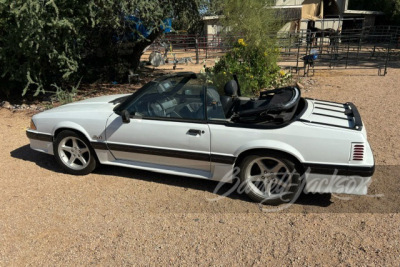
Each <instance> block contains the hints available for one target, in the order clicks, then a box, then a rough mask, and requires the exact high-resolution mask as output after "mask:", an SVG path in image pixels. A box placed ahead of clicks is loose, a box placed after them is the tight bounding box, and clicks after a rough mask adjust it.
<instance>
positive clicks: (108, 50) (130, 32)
mask: <svg viewBox="0 0 400 267" xmlns="http://www.w3.org/2000/svg"><path fill="white" fill-rule="evenodd" d="M190 14H193V16H192V17H193V20H196V19H197V20H198V18H199V15H198V0H189V1H188V0H175V1H172V0H119V1H117V0H79V1H78V0H0V75H1V76H0V84H1V87H0V90H2V91H3V92H7V91H9V90H10V88H14V89H13V90H19V91H22V93H23V94H25V93H27V92H34V93H35V94H36V95H37V94H39V93H41V92H45V91H49V90H56V89H57V90H59V88H60V86H61V87H62V88H65V87H66V86H69V87H71V88H74V86H75V85H76V84H77V83H78V81H80V79H81V77H82V76H83V77H84V81H88V80H90V78H93V77H96V76H99V75H101V74H105V73H106V74H107V73H108V74H110V73H111V75H112V76H115V75H116V74H117V73H121V72H123V73H126V71H127V69H128V68H130V69H136V68H137V67H138V65H139V60H140V56H141V55H142V52H143V50H144V49H145V48H146V47H147V46H148V45H150V44H151V43H152V42H153V41H154V40H155V39H156V38H157V37H158V36H159V35H161V34H162V32H163V31H162V30H161V27H162V26H165V25H164V22H163V21H164V19H166V18H177V19H179V18H182V17H185V18H188V17H190ZM127 15H134V16H136V17H138V18H140V20H141V21H142V23H143V25H145V26H146V28H147V29H148V30H149V31H151V34H150V35H149V36H146V37H145V36H143V35H142V34H141V32H140V31H137V30H136V25H135V24H134V23H133V22H129V21H127V19H126V16H127ZM129 36H130V37H132V36H136V37H135V38H129ZM127 43H129V44H128V45H127ZM121 49H124V50H127V49H128V51H127V52H126V51H125V52H124V53H125V54H126V55H124V54H122V53H121ZM121 54H122V56H121ZM107 78H112V77H107Z"/></svg>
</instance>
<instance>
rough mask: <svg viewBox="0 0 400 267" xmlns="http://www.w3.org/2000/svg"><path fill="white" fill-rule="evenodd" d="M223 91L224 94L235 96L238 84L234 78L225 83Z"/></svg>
mask: <svg viewBox="0 0 400 267" xmlns="http://www.w3.org/2000/svg"><path fill="white" fill-rule="evenodd" d="M224 92H225V95H226V96H237V92H238V84H237V83H236V81H235V80H230V81H229V82H227V83H226V84H225V87H224Z"/></svg>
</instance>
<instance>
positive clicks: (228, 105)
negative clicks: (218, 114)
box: [221, 80, 238, 118]
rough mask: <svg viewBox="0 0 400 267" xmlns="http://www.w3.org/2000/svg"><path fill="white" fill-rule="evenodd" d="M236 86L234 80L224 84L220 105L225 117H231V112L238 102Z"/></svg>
mask: <svg viewBox="0 0 400 267" xmlns="http://www.w3.org/2000/svg"><path fill="white" fill-rule="evenodd" d="M237 92H238V84H237V83H236V81H235V80H230V81H229V82H227V83H226V84H225V87H224V93H225V95H223V96H221V104H222V107H223V109H224V113H225V117H226V118H230V117H231V116H232V113H233V110H234V108H235V106H236V103H237V101H238V95H237Z"/></svg>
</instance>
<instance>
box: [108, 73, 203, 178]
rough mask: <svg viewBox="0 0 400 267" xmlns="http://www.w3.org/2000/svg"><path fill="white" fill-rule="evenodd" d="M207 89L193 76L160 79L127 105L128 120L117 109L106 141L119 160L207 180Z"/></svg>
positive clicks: (109, 125)
mask: <svg viewBox="0 0 400 267" xmlns="http://www.w3.org/2000/svg"><path fill="white" fill-rule="evenodd" d="M194 81H195V80H194ZM203 90H204V87H203V86H202V85H200V84H197V83H196V82H193V80H192V79H185V78H184V79H183V80H178V81H172V80H167V81H162V82H157V83H155V84H154V85H153V87H149V88H147V90H146V91H145V92H142V93H141V94H139V95H138V96H137V97H136V98H135V99H133V100H132V101H131V103H129V104H128V105H126V108H125V110H128V111H129V113H130V114H131V119H130V122H129V123H124V122H123V121H122V118H121V116H120V115H118V114H116V113H114V114H113V115H112V116H111V117H110V118H109V119H108V122H107V126H106V140H107V145H108V148H109V150H110V151H111V153H112V154H113V156H114V157H115V158H116V160H117V161H118V162H121V163H123V164H129V165H134V166H137V167H141V168H144V169H153V170H163V171H164V172H165V171H168V172H171V173H180V174H182V173H187V174H188V175H191V176H198V177H202V178H209V177H210V129H209V127H208V124H207V123H206V121H205V118H204V117H205V116H204V114H205V107H204V93H203Z"/></svg>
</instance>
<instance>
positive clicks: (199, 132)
mask: <svg viewBox="0 0 400 267" xmlns="http://www.w3.org/2000/svg"><path fill="white" fill-rule="evenodd" d="M202 133H204V131H200V130H196V129H190V130H189V131H188V132H187V133H186V134H188V135H193V136H198V135H201V134H202Z"/></svg>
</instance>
